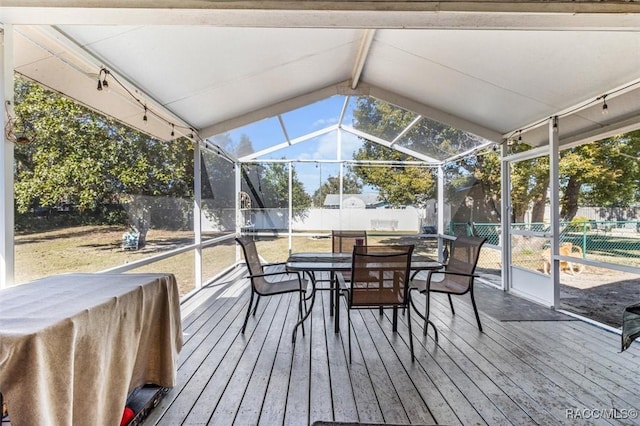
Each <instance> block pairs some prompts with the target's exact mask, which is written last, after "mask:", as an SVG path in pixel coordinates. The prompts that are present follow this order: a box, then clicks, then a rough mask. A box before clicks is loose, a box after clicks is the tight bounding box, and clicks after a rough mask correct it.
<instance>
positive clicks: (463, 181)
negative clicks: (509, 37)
mask: <svg viewBox="0 0 640 426" xmlns="http://www.w3.org/2000/svg"><path fill="white" fill-rule="evenodd" d="M414 118H415V114H414V113H411V112H408V111H405V110H402V109H400V108H396V107H394V106H392V105H389V104H387V103H385V102H381V101H377V100H372V99H370V98H366V97H362V98H359V100H358V105H357V109H356V110H355V111H354V125H355V126H356V127H357V128H358V129H360V130H362V131H365V132H368V133H371V134H373V135H376V136H379V137H381V138H384V139H386V140H392V139H393V138H395V137H396V135H397V134H399V132H400V131H402V129H404V128H405V127H406V126H407V125H408V124H409V123H410V122H411V121H412V120H413V119H414ZM474 138H475V137H474V136H473V135H469V134H468V133H465V132H461V131H458V130H456V129H453V128H451V127H449V126H446V125H444V124H441V123H437V122H434V121H431V120H427V119H421V120H420V121H419V122H418V124H416V125H415V126H414V128H412V129H411V130H410V131H409V132H408V133H407V134H406V135H405V136H404V138H403V143H402V145H403V146H405V147H407V148H410V149H411V148H413V149H415V150H417V151H418V152H421V153H423V154H425V155H429V156H432V157H434V158H447V157H449V156H452V155H455V154H459V153H460V152H464V151H466V150H469V149H471V148H473V147H475V146H477V144H478V139H474ZM528 149H531V147H530V146H527V145H526V144H522V143H520V144H516V145H514V146H513V147H511V151H512V152H520V151H525V150H528ZM355 158H356V159H358V160H388V161H398V162H400V161H403V160H409V159H411V158H410V157H409V156H407V155H405V154H403V153H400V152H398V151H395V150H392V149H389V148H387V147H385V146H383V145H380V144H377V143H373V142H371V141H365V143H364V145H363V147H362V148H361V149H360V150H358V152H356V155H355ZM639 160H640V131H635V132H630V133H627V134H623V135H618V136H615V137H612V138H608V139H604V140H601V141H597V142H593V143H590V144H585V145H581V146H578V147H575V148H571V149H568V150H564V151H562V152H561V154H560V164H559V168H560V170H559V172H560V201H561V216H562V217H563V218H564V219H566V220H570V219H571V218H573V217H574V216H575V214H576V212H577V210H578V206H579V205H591V206H601V207H627V206H630V205H634V204H636V205H637V203H638V201H639V200H640V170H639V169H640V166H639V162H640V161H639ZM444 170H445V176H446V177H445V181H446V182H447V185H446V199H447V201H448V202H449V203H450V205H452V207H453V216H454V220H456V219H455V218H456V212H457V213H459V214H458V219H459V220H463V221H467V220H469V217H473V218H474V220H475V221H489V222H494V221H497V220H499V218H500V208H499V206H500V199H501V194H500V173H501V167H500V158H499V156H498V154H497V153H493V152H483V153H481V154H480V155H470V156H467V157H465V158H463V159H460V160H458V161H455V162H453V163H449V164H446V165H445V169H444ZM355 171H356V174H357V176H358V177H359V178H360V179H362V181H363V182H364V183H365V184H367V185H371V186H374V187H376V188H378V190H379V191H380V195H381V196H382V197H383V198H384V199H386V200H388V201H389V202H391V203H392V204H416V205H420V204H422V203H423V202H424V201H425V200H428V199H429V198H432V197H433V196H434V192H435V188H434V177H433V173H432V171H430V170H425V169H420V170H412V169H411V168H410V167H406V168H404V169H402V170H401V169H399V168H397V167H396V168H393V167H391V168H380V167H378V168H374V167H371V168H365V167H360V168H357V169H356V170H355ZM510 173H511V188H510V197H511V206H512V220H513V221H515V222H522V221H524V218H525V213H526V212H527V211H531V220H532V221H533V222H542V221H543V220H544V212H545V208H546V206H547V205H548V202H549V200H548V197H547V193H548V190H549V159H548V157H547V156H541V157H537V158H534V159H530V160H523V161H518V162H515V163H513V164H512V166H511V170H510ZM469 201H471V202H472V203H471V206H470V207H469V206H467V204H468V203H469ZM463 217H464V219H462V218H463Z"/></svg>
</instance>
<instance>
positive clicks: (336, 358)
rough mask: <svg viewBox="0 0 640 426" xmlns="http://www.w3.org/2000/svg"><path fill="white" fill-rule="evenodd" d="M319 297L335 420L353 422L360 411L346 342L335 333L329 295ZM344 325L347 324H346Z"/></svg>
mask: <svg viewBox="0 0 640 426" xmlns="http://www.w3.org/2000/svg"><path fill="white" fill-rule="evenodd" d="M318 296H319V301H320V302H321V305H320V307H321V308H322V312H323V315H324V321H325V325H324V338H325V340H326V342H327V353H328V361H329V365H328V368H329V377H330V380H331V389H330V391H331V400H332V402H333V420H334V421H338V422H339V421H342V422H346V421H353V419H357V418H358V410H357V407H356V400H355V397H354V389H353V385H352V383H351V377H350V372H349V360H348V358H347V357H348V355H347V353H346V346H345V345H346V341H345V340H343V338H342V336H341V334H336V333H335V332H334V327H333V317H331V316H330V314H329V310H330V306H329V293H328V292H326V291H321V292H319V293H318ZM316 303H317V301H316ZM345 316H346V315H343V316H341V318H342V317H345ZM344 324H346V322H345V323H344ZM341 327H342V324H341ZM344 327H345V328H340V330H342V333H345V332H346V325H345V326H344ZM343 343H344V344H343Z"/></svg>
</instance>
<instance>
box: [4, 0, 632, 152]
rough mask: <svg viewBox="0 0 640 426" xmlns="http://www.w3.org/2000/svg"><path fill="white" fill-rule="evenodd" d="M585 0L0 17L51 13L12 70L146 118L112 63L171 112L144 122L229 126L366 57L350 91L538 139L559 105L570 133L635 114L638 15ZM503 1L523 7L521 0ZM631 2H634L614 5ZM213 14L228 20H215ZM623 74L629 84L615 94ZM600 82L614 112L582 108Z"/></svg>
mask: <svg viewBox="0 0 640 426" xmlns="http://www.w3.org/2000/svg"><path fill="white" fill-rule="evenodd" d="M312 3H314V2H311V3H305V5H303V6H301V7H303V8H306V7H310V6H311V5H312ZM374 3H375V2H374ZM578 3H580V2H578ZM578 3H575V4H573V3H572V5H570V6H571V7H569V6H568V5H565V7H567V8H570V9H571V10H566V11H563V10H561V9H558V11H557V13H556V14H544V13H542V12H544V11H541V13H538V14H531V13H530V14H529V15H527V16H529V17H531V18H532V19H533V18H535V19H534V20H533V21H526V20H525V19H524V14H523V15H522V17H521V16H520V15H518V14H517V13H514V14H512V15H509V16H505V14H498V13H496V14H492V13H491V12H490V11H486V13H485V12H484V11H483V13H482V14H478V13H472V12H469V13H464V12H463V11H461V12H460V13H457V12H456V13H455V14H453V13H448V14H443V13H440V12H434V13H430V12H428V11H421V12H416V13H409V12H410V10H408V9H407V10H403V11H398V12H397V13H395V12H393V13H388V14H386V15H384V14H382V13H381V12H379V11H368V12H367V11H359V10H358V8H355V9H353V10H349V11H340V10H334V11H331V12H328V13H322V11H318V13H317V14H316V15H317V16H315V15H313V14H312V13H310V12H309V11H306V12H304V13H302V12H296V11H294V10H278V11H271V12H270V13H266V12H262V11H257V10H247V11H240V10H236V11H224V12H223V11H212V10H207V11H206V13H205V11H204V10H203V12H202V14H201V16H198V15H197V14H194V13H193V11H191V10H183V11H179V10H176V11H168V10H155V11H154V10H151V9H149V10H146V11H145V10H136V11H135V13H132V14H128V15H127V14H125V13H124V12H122V11H120V12H121V13H122V19H121V22H119V21H118V18H117V16H118V15H117V14H114V13H112V12H113V11H108V12H109V13H106V11H101V10H98V9H95V10H93V9H91V7H87V8H84V9H82V10H77V9H69V15H68V16H67V17H65V19H59V18H55V19H54V18H53V17H55V16H59V15H56V14H52V15H51V17H50V18H47V16H44V15H38V13H36V11H35V10H29V11H28V12H29V13H26V12H25V13H21V12H23V10H22V9H21V8H20V7H16V8H12V9H11V10H9V9H4V8H2V7H0V18H1V17H2V16H6V19H9V20H10V21H12V22H17V21H19V20H20V19H22V21H21V23H23V24H28V23H30V22H25V20H27V21H28V20H33V22H36V21H37V22H41V23H42V24H43V25H42V26H23V25H20V24H15V25H14V28H15V30H16V32H17V33H18V34H19V36H17V37H16V45H15V51H16V55H15V56H16V62H15V63H16V69H17V70H18V71H20V72H22V73H24V74H25V75H27V76H29V77H31V78H34V79H35V80H38V81H41V82H43V83H44V84H46V85H48V86H50V87H53V88H55V89H57V90H59V91H61V92H62V93H64V94H66V95H68V96H71V97H74V98H76V99H78V100H80V101H81V102H83V103H85V104H87V105H91V106H92V107H94V108H96V109H99V110H101V111H103V112H105V113H106V114H109V115H112V116H114V117H115V118H118V119H121V120H123V121H125V122H126V123H128V124H130V125H132V126H136V127H137V126H140V119H139V118H140V116H141V111H140V110H139V109H140V105H138V104H136V102H133V101H132V100H131V99H129V100H127V99H125V98H126V93H124V91H118V90H113V91H112V93H111V94H106V93H103V92H100V93H99V96H98V95H97V91H96V90H95V86H96V83H97V80H96V78H95V76H91V75H90V74H92V73H93V74H95V73H97V72H98V71H99V69H100V66H105V67H107V68H108V69H109V70H111V71H112V72H113V74H114V77H117V78H118V79H121V80H122V81H123V82H124V83H125V85H126V87H127V88H129V89H130V90H132V93H134V95H135V96H138V97H139V98H140V99H141V100H142V102H143V103H144V104H148V105H149V107H150V108H151V109H153V110H156V109H157V110H158V113H159V114H160V115H161V116H162V117H163V119H161V120H158V123H156V124H157V126H153V123H152V128H148V127H147V128H146V129H143V130H145V131H147V132H148V133H151V134H154V135H156V136H158V137H162V138H166V135H167V134H168V133H169V132H168V131H167V128H166V126H167V122H176V123H178V122H179V123H183V124H185V125H188V126H193V127H195V128H196V129H216V128H219V127H224V126H222V124H221V123H235V122H238V123H241V122H244V121H243V119H242V118H243V117H249V116H251V117H254V116H256V117H258V116H260V117H263V118H264V117H267V116H269V114H270V113H271V112H273V114H272V115H275V114H277V113H279V112H282V111H280V109H282V105H286V104H287V103H288V101H291V100H296V99H303V98H305V97H306V96H310V94H313V93H318V91H319V90H321V89H326V88H329V87H331V86H336V87H337V85H338V84H339V83H341V82H345V81H347V80H349V79H350V78H352V73H353V70H354V66H355V65H356V64H357V63H363V64H364V67H363V72H362V74H361V78H360V80H359V85H360V86H359V87H357V88H355V92H354V93H356V94H358V91H360V92H359V93H361V94H367V93H366V92H367V90H368V89H367V88H372V90H374V89H375V91H377V92H378V93H382V92H384V93H385V95H386V97H387V98H388V99H394V98H395V99H398V100H404V104H405V105H404V106H405V107H406V106H407V105H409V104H411V103H413V104H414V105H416V106H417V108H416V109H415V111H416V112H418V113H419V114H423V115H424V114H425V112H426V113H429V112H430V113H432V115H434V117H431V118H434V119H436V120H438V121H443V119H444V120H446V119H448V118H449V119H450V121H451V122H450V123H449V124H453V123H455V124H461V125H462V127H460V126H457V127H460V128H461V129H462V130H468V131H472V130H471V129H473V128H475V129H476V130H478V129H480V130H483V133H484V134H485V135H492V136H491V138H492V139H494V140H499V139H500V138H499V137H494V136H493V135H506V134H509V133H511V132H514V131H518V130H519V129H525V130H528V131H529V132H528V133H529V135H528V137H529V139H530V140H531V143H533V144H535V145H540V144H544V143H545V139H546V136H545V133H546V130H544V129H540V128H537V129H536V130H531V129H530V127H531V126H532V125H535V123H537V122H539V121H540V120H544V119H546V118H548V117H551V116H554V115H561V116H562V122H563V125H561V129H562V130H563V132H565V133H564V134H567V135H571V137H572V138H576V137H578V135H579V134H580V133H581V132H587V133H590V134H591V133H592V132H594V131H596V130H597V129H598V128H603V129H606V128H609V127H611V124H612V123H618V122H623V121H625V120H626V119H628V118H629V117H634V116H640V95H638V92H639V91H640V90H639V89H638V88H639V87H640V85H638V84H636V83H637V82H639V81H640V30H638V28H640V27H638V26H633V25H632V23H633V22H635V20H636V17H635V15H634V16H631V17H629V16H626V15H622V14H620V15H619V16H620V19H619V20H614V19H611V17H606V16H604V15H602V14H600V15H596V14H593V16H592V15H589V16H577V15H576V14H575V13H573V12H574V10H573V9H575V8H576V7H578V8H579V7H582V4H578ZM601 3H602V2H601ZM345 4H346V3H345ZM349 4H351V3H349ZM372 4H373V3H371V2H369V3H367V5H369V6H370V7H371V5H372ZM397 4H398V6H397V7H400V6H402V5H404V4H405V3H404V2H397ZM443 4H445V3H443ZM451 4H458V3H457V2H452V3H451ZM465 5H466V7H468V6H469V5H468V4H467V3H465ZM410 6H411V7H415V6H416V4H414V3H413V2H412V3H411V5H410ZM458 6H460V5H459V4H458ZM463 6H464V5H463ZM507 6H509V7H513V8H515V9H517V8H518V7H519V6H518V3H517V2H513V3H508V4H507ZM605 6H607V7H610V6H609V5H601V6H596V3H593V4H591V5H590V7H591V8H594V10H595V9H597V8H598V7H605ZM623 6H624V8H625V10H626V9H630V8H632V7H633V5H626V6H625V5H622V6H621V5H618V6H617V7H623ZM211 7H212V8H213V7H214V6H213V5H212V6H211ZM282 7H285V6H282ZM344 7H347V6H344ZM460 7H462V6H460ZM545 7H546V6H545ZM558 7H559V6H558ZM26 9H27V8H25V10H26ZM205 9H208V8H205ZM515 9H514V12H517V10H515ZM9 12H10V13H9ZM214 12H218V15H219V16H218V15H216V13H214ZM562 12H564V13H562ZM172 14H173V15H172ZM125 15H126V19H125ZM534 15H535V16H534ZM170 16H174V17H175V23H174V24H172V23H171V22H170V21H168V19H169V17H170ZM216 16H218V18H219V17H221V16H227V17H229V19H231V20H230V21H228V22H224V23H220V22H218V21H216V20H215V19H214V18H215V17H216ZM314 16H315V17H317V18H318V20H315V18H314ZM385 16H388V19H387V20H385ZM205 17H207V18H205ZM420 17H421V18H420ZM296 18H298V19H296ZM320 18H322V19H320ZM605 18H606V19H605ZM622 18H624V19H622ZM56 19H59V21H57V20H56ZM323 19H324V20H323ZM598 19H600V20H601V21H602V25H600V26H598V25H597V22H598ZM507 21H509V22H508V25H507ZM85 22H86V23H87V25H84V24H83V23H85ZM234 22H235V24H236V25H233V23H234ZM348 22H352V23H353V24H352V25H353V28H351V27H349V26H348V25H347V23H348ZM402 22H405V23H406V25H404V24H402ZM421 22H422V23H421ZM446 22H449V24H446ZM500 22H502V24H500ZM527 22H529V23H527ZM534 22H535V25H534ZM45 23H47V24H51V25H54V27H50V26H49V25H44V24H45ZM63 23H67V24H66V25H62V24H63ZM119 23H120V24H122V25H119ZM332 23H333V24H332ZM367 23H370V24H371V25H369V26H368V25H366V24H367ZM616 23H617V24H616ZM436 24H437V25H436ZM587 24H588V25H587ZM605 24H606V25H605ZM616 25H619V27H618V26H616ZM314 26H317V28H314ZM332 26H336V28H332ZM405 26H408V27H413V28H414V29H402V28H403V27H405ZM365 28H371V29H376V32H375V35H374V37H373V41H372V44H371V47H370V49H369V50H367V49H362V50H361V43H362V39H363V37H364V34H365ZM20 37H22V39H20ZM626 85H631V86H632V87H631V88H628V89H625V90H624V91H625V92H628V93H625V94H624V95H623V96H618V95H620V93H618V92H617V90H618V89H620V88H624V87H625V86H626ZM342 94H346V93H344V92H343V93H342ZM604 94H610V95H611V96H610V97H608V98H607V99H608V100H610V101H609V104H610V105H611V108H610V113H609V115H608V116H606V117H602V116H601V114H599V112H598V108H597V107H595V106H592V108H591V109H590V110H584V111H583V110H582V108H581V105H583V104H584V103H585V102H589V101H590V100H594V99H597V98H598V97H600V96H602V95H604ZM311 97H312V96H310V98H311ZM313 99H315V97H313ZM616 99H618V102H619V107H618V108H615V107H614V105H615V102H616ZM315 100H317V99H315ZM274 105H277V108H276V107H274ZM297 106H300V105H297ZM137 109H138V110H137ZM574 109H575V110H574ZM257 111H259V112H260V113H259V114H258V113H257ZM276 111H277V112H276ZM568 112H570V113H571V114H572V115H573V117H567V116H566V114H568ZM427 116H428V114H427ZM163 120H166V121H167V122H165V123H164V124H163V123H162V122H163ZM245 121H246V120H245ZM445 122H446V121H445ZM638 126H639V127H640V122H639V124H638ZM202 136H204V137H206V136H210V135H202ZM485 137H486V136H485Z"/></svg>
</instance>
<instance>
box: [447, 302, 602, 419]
mask: <svg viewBox="0 0 640 426" xmlns="http://www.w3.org/2000/svg"><path fill="white" fill-rule="evenodd" d="M471 315H473V314H472V312H470V310H469V312H465V310H463V309H460V310H456V316H459V317H465V316H466V317H467V319H468V320H469V321H470V319H471ZM460 329H464V330H465V331H464V333H467V339H468V338H469V336H468V331H467V329H469V327H457V328H456V332H459V333H460ZM483 329H484V331H485V332H484V333H483V334H484V335H487V336H490V337H491V339H492V341H493V342H494V343H495V345H497V347H501V348H502V349H503V350H502V351H501V354H502V356H504V357H505V358H506V357H508V355H507V354H511V355H512V356H514V357H516V358H517V359H520V360H521V362H520V363H519V364H520V365H519V366H518V367H519V368H518V369H519V372H513V373H512V374H522V375H524V378H525V382H526V383H527V384H535V383H539V385H540V386H541V389H545V392H544V393H545V395H540V392H538V395H536V397H539V398H546V399H547V400H548V403H547V404H548V407H549V410H550V412H551V414H552V415H554V417H556V418H557V419H558V420H561V421H562V420H564V421H566V412H567V411H566V410H567V409H571V408H582V407H600V406H601V402H600V400H599V399H598V398H597V397H596V396H594V395H593V394H592V393H591V392H588V391H585V389H584V388H582V387H581V386H580V384H579V383H576V382H582V379H581V378H579V377H571V375H570V374H565V372H562V371H557V370H556V369H554V368H552V367H549V366H548V365H545V364H544V363H543V362H541V361H540V360H539V359H538V358H537V355H539V354H540V352H541V351H540V348H538V347H533V346H528V345H527V344H526V342H524V341H523V339H518V338H517V337H516V336H513V335H512V336H511V337H512V338H511V339H509V338H508V336H504V335H503V334H508V330H507V328H506V327H505V326H504V325H500V323H499V322H497V321H495V320H493V319H492V318H489V319H487V320H486V321H485V324H484V325H483ZM523 361H524V362H523ZM507 363H509V362H508V361H507ZM582 384H583V385H585V386H587V385H588V383H586V382H584V383H582ZM534 392H535V391H534ZM601 420H603V422H604V423H609V422H607V421H606V420H604V419H601Z"/></svg>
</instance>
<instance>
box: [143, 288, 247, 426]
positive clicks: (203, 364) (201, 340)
mask: <svg viewBox="0 0 640 426" xmlns="http://www.w3.org/2000/svg"><path fill="white" fill-rule="evenodd" d="M220 303H222V301H220ZM247 304H248V292H245V294H244V297H243V298H241V299H240V300H236V301H235V303H225V307H226V310H225V309H218V310H215V311H214V312H215V315H213V316H212V317H211V318H210V321H209V322H208V324H209V326H210V328H209V329H206V330H205V329H199V330H198V333H197V334H193V335H192V337H191V338H190V339H189V340H188V341H187V343H186V344H185V346H184V347H183V349H182V351H181V352H180V360H181V361H180V363H179V366H178V372H177V380H176V382H177V384H176V386H175V387H174V388H172V389H171V390H170V391H169V392H168V393H167V395H166V396H165V398H164V399H163V400H162V401H161V402H160V404H159V406H158V407H157V409H156V410H154V411H153V412H152V413H151V415H150V416H149V418H148V419H147V422H150V421H151V422H159V424H166V425H175V424H179V421H181V420H182V419H183V418H184V417H186V416H187V415H188V413H189V410H190V409H191V407H192V406H193V404H194V401H195V399H196V398H197V396H198V395H199V392H200V390H201V388H202V386H204V383H206V381H207V380H208V379H209V377H210V376H211V374H212V371H211V370H212V369H213V368H214V367H215V366H216V365H217V364H218V363H219V362H220V358H221V357H222V356H223V355H224V353H226V352H227V348H228V346H229V345H230V344H231V342H232V341H233V339H235V336H236V334H237V331H236V330H237V328H233V326H232V324H240V326H241V324H242V321H243V320H244V318H243V314H244V312H245V310H246V309H247V307H246V305H247ZM236 327H237V326H236ZM192 380H194V381H192ZM198 383H200V385H199V384H198Z"/></svg>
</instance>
